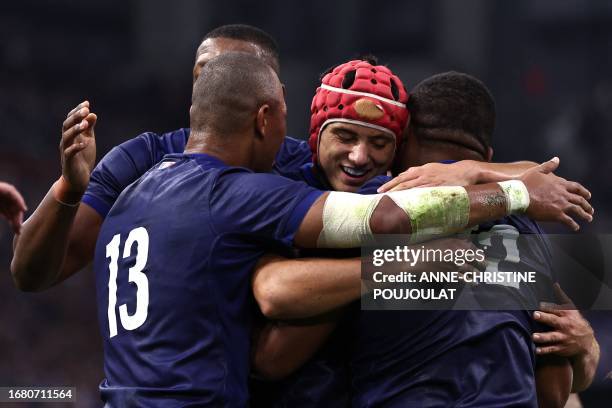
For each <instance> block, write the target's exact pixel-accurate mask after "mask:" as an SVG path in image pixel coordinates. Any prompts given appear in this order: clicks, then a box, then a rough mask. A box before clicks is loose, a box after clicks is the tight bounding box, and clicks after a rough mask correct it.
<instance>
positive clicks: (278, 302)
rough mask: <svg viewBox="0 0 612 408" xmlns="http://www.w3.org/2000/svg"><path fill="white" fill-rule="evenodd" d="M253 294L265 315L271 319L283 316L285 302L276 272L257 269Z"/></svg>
mask: <svg viewBox="0 0 612 408" xmlns="http://www.w3.org/2000/svg"><path fill="white" fill-rule="evenodd" d="M253 294H254V296H255V300H256V301H257V304H258V305H259V309H260V310H261V313H262V314H263V315H264V316H265V317H267V318H268V319H271V320H276V319H282V318H285V312H286V309H287V307H286V306H287V302H286V300H285V294H284V293H283V288H282V284H281V283H280V282H279V278H278V276H277V274H275V273H267V272H266V271H258V273H256V275H255V277H254V279H253Z"/></svg>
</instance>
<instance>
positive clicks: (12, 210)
mask: <svg viewBox="0 0 612 408" xmlns="http://www.w3.org/2000/svg"><path fill="white" fill-rule="evenodd" d="M26 211H27V207H26V204H25V201H24V200H23V197H22V196H21V193H20V192H19V191H18V190H17V189H16V188H15V187H14V186H13V185H11V184H8V183H5V182H3V181H0V215H2V216H3V217H4V218H6V220H7V221H8V223H9V225H10V226H11V228H12V229H13V232H14V233H15V234H19V231H20V230H21V223H22V222H23V213H24V212H26Z"/></svg>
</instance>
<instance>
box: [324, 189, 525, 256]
mask: <svg viewBox="0 0 612 408" xmlns="http://www.w3.org/2000/svg"><path fill="white" fill-rule="evenodd" d="M383 197H388V198H389V199H391V200H392V201H393V203H394V204H395V206H396V207H399V208H400V209H401V210H403V214H401V213H400V214H399V216H400V217H401V216H404V217H407V218H408V220H409V223H410V224H409V227H408V229H407V230H405V229H404V230H400V231H398V230H397V224H398V223H399V222H400V221H401V219H395V217H397V213H394V212H393V211H388V209H389V208H388V206H387V211H383V210H381V208H380V207H381V204H383V203H384V201H382V203H381V200H382V199H383ZM528 206H529V192H528V191H527V189H526V187H525V185H524V184H523V183H522V182H521V181H518V180H511V181H504V182H501V183H498V184H490V185H489V184H487V185H482V186H468V187H466V188H464V187H446V186H445V187H425V188H415V189H410V190H403V191H394V192H392V193H388V194H377V195H370V196H362V195H357V194H351V193H342V192H331V193H330V194H329V196H328V197H327V200H326V201H325V205H324V208H323V228H322V230H321V233H320V235H319V239H318V242H317V246H318V247H320V248H352V247H358V246H360V245H361V243H362V242H363V240H364V238H366V237H369V236H372V235H373V233H374V232H376V233H381V234H388V233H398V232H399V233H410V234H411V236H412V241H413V242H418V241H422V240H425V239H428V238H431V237H432V236H438V235H445V234H450V233H454V232H458V231H461V230H463V229H465V228H466V227H468V226H472V225H476V224H479V223H481V222H484V221H488V220H494V219H498V218H501V217H503V216H505V215H509V214H515V213H521V212H524V211H525V210H526V209H527V207H528ZM376 212H378V213H377V214H376ZM381 212H388V213H389V217H392V218H394V219H393V220H391V221H392V222H385V223H380V222H374V223H373V222H372V219H373V216H374V215H377V216H378V217H377V219H384V217H386V216H387V214H380V213H381ZM393 221H396V222H393ZM374 225H375V226H374ZM381 225H382V227H381ZM373 226H374V228H373Z"/></svg>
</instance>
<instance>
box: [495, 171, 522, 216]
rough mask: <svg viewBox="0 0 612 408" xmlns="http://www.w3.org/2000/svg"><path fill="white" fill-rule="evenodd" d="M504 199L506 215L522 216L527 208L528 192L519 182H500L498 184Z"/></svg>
mask: <svg viewBox="0 0 612 408" xmlns="http://www.w3.org/2000/svg"><path fill="white" fill-rule="evenodd" d="M497 184H499V186H500V187H501V189H502V191H503V192H504V195H505V197H506V213H507V214H508V215H512V214H522V213H524V212H525V211H527V208H528V207H529V191H528V190H527V187H526V186H525V184H524V183H523V182H522V181H520V180H508V181H501V182H499V183H497Z"/></svg>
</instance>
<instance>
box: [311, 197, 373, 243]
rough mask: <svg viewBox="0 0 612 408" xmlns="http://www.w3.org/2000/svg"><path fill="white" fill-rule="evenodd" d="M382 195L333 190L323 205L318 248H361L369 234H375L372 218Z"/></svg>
mask: <svg viewBox="0 0 612 408" xmlns="http://www.w3.org/2000/svg"><path fill="white" fill-rule="evenodd" d="M382 197H383V195H382V194H375V195H359V194H353V193H343V192H340V191H332V192H330V193H329V195H328V196H327V200H325V206H324V207H323V229H322V230H321V234H319V240H318V241H317V247H319V248H355V247H359V246H360V245H361V242H362V241H363V238H364V237H365V236H372V229H371V228H370V217H371V216H372V213H373V212H374V209H375V208H376V206H377V205H378V202H379V201H380V199H381V198H382Z"/></svg>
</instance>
